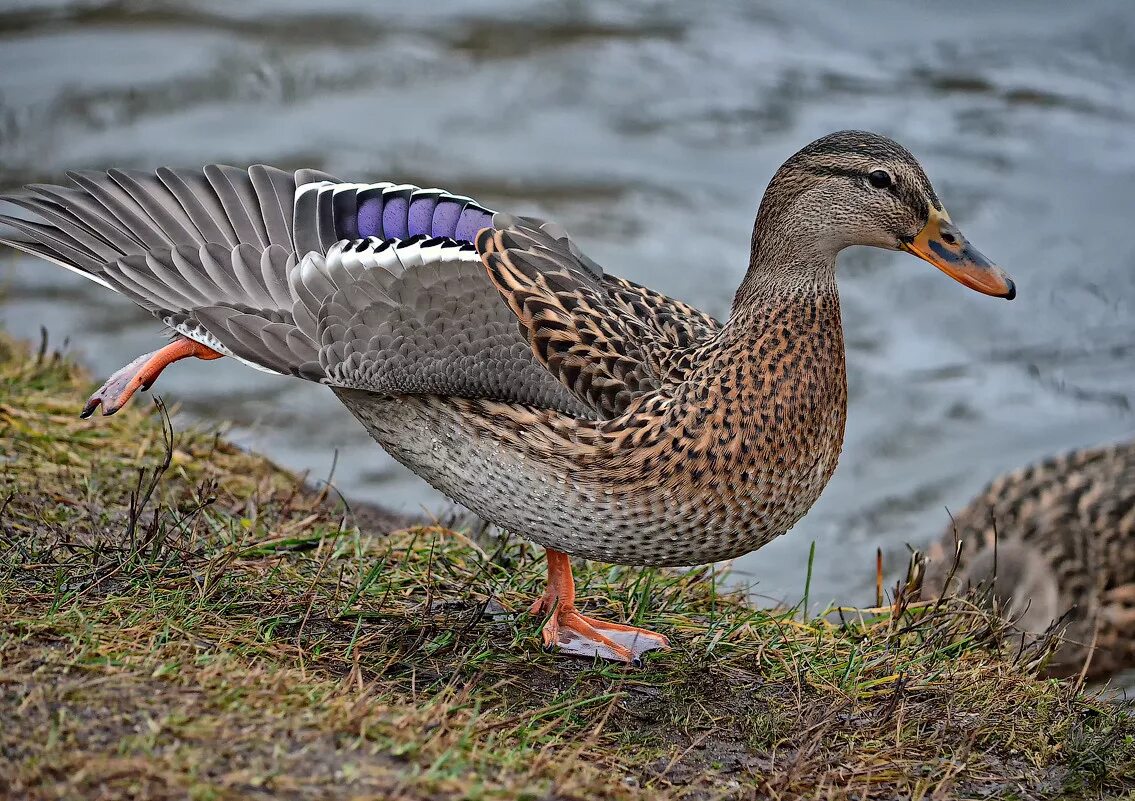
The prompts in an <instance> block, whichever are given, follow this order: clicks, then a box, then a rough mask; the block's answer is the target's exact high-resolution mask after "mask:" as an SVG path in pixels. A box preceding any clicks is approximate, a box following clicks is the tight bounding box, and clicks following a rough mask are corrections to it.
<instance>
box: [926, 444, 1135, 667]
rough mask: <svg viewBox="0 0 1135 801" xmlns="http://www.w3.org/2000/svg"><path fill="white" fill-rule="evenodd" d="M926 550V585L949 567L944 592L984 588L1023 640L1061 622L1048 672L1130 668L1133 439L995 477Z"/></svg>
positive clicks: (940, 584)
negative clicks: (954, 564) (1000, 606)
mask: <svg viewBox="0 0 1135 801" xmlns="http://www.w3.org/2000/svg"><path fill="white" fill-rule="evenodd" d="M955 542H957V543H959V544H960V548H959V560H958V565H957V567H956V568H954V567H953V561H954V559H953V557H954V553H955ZM994 543H996V548H995V547H994ZM929 555H930V566H929V567H928V569H927V577H926V583H925V586H926V587H927V588H928V589H929V590H930V591H931V592H934V593H939V592H941V591H942V590H943V589H945V585H946V582H947V579H948V578H949V574H950V573H951V572H953V574H954V575H953V580H952V581H951V582H950V583H951V585H952V586H951V587H950V589H958V588H961V587H965V586H966V585H970V586H978V585H981V586H983V587H985V588H986V589H988V590H989V597H990V598H991V599H993V598H996V599H997V600H998V601H999V602H1000V603H1001V604H1002V606H1003V608H1004V609H1005V611H1006V613H1007V614H1008V615H1009V617H1010V618H1011V619H1012V620H1014V622H1015V625H1016V627H1017V628H1018V629H1019V630H1020V631H1021V633H1022V637H1023V638H1032V637H1034V636H1036V635H1039V634H1041V633H1043V632H1044V631H1046V630H1047V629H1048V628H1049V627H1050V626H1051V625H1052V624H1053V622H1054V621H1059V625H1061V626H1066V628H1065V630H1064V636H1063V638H1062V640H1061V642H1060V644H1059V646H1058V647H1057V650H1056V652H1055V654H1054V655H1053V659H1052V661H1051V662H1050V663H1049V666H1048V670H1049V672H1050V673H1052V674H1053V675H1070V674H1074V673H1080V672H1081V671H1083V670H1084V667H1085V664H1087V666H1088V670H1087V671H1086V673H1087V674H1088V675H1104V674H1109V673H1114V672H1115V671H1117V670H1121V669H1123V668H1125V667H1131V666H1135V441H1131V442H1126V443H1122V444H1118V445H1110V446H1105V447H1098V448H1085V449H1083V450H1078V451H1072V452H1071V453H1066V454H1063V455H1061V456H1057V457H1055V458H1051V459H1046V460H1044V461H1042V462H1037V463H1036V464H1031V465H1028V466H1026V467H1022V468H1020V469H1018V470H1014V471H1013V472H1011V473H1006V474H1005V475H1002V476H1000V477H998V478H997V479H995V480H994V481H993V482H992V483H990V484H989V485H988V486H987V487H986V488H985V489H984V490H983V491H982V492H981V494H979V495H978V496H977V497H976V498H975V499H974V500H973V501H972V502H971V503H970V504H969V506H967V507H966V508H965V509H964V510H963V511H962V512H961V514H959V515H956V516H955V517H954V519H953V522H952V524H951V525H950V527H949V530H948V531H947V532H946V533H945V535H944V536H943V538H942V539H941V541H939V542H938V543H935V546H934V547H933V548H932V549H931V551H930V554H929ZM1093 644H1094V649H1093ZM1089 659H1090V662H1088V660H1089Z"/></svg>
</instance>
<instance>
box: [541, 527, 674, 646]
mask: <svg viewBox="0 0 1135 801" xmlns="http://www.w3.org/2000/svg"><path fill="white" fill-rule="evenodd" d="M547 556H548V588H547V589H546V590H544V594H543V595H542V596H541V597H540V598H539V600H537V601H536V603H534V604H532V608H531V609H530V610H529V612H530V614H533V615H545V616H548V622H547V623H545V624H544V647H545V648H553V647H555V648H559V649H560V650H561V651H564V652H565V653H569V654H577V655H579V656H589V657H594V656H601V657H603V658H604V659H612V660H615V661H618V662H637V661H638V660H639V657H641V656H642V655H643V654H644V653H646V652H647V651H651V650H654V649H655V648H669V647H670V641H669V640H668V639H666V637H664V636H663V635H661V634H657V633H655V632H653V631H648V630H647V629H640V628H638V627H636V626H623V625H620V624H618V623H604V622H603V621H601V620H596V619H595V618H592V617H587V616H585V615H581V614H580V613H579V612H578V611H576V608H575V579H574V578H572V575H571V560H569V559H568V557H567V554H564V553H560V552H559V551H553V550H552V549H550V548H549V549H548V552H547Z"/></svg>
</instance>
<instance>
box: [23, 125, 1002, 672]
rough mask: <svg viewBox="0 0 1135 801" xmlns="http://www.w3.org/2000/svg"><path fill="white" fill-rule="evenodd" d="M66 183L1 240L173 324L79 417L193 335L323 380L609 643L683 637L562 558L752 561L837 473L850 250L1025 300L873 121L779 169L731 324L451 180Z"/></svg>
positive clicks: (623, 646) (577, 622) (564, 638)
mask: <svg viewBox="0 0 1135 801" xmlns="http://www.w3.org/2000/svg"><path fill="white" fill-rule="evenodd" d="M71 179H72V180H73V181H74V182H75V184H76V185H77V188H74V189H69V188H63V187H57V186H32V187H29V188H28V191H27V192H26V193H25V194H20V195H15V196H12V197H11V198H9V199H10V200H11V201H12V202H13V203H15V204H17V205H19V206H22V207H24V208H25V209H27V210H29V211H31V212H34V213H35V214H37V215H38V216H39V217H40V218H42V220H43V222H29V221H25V220H17V219H11V218H8V221H9V222H10V223H11V224H12V225H13V226H15V227H16V228H17V229H19V230H21V231H22V232H23V233H24V234H25V235H26V236H27V237H28V238H27V239H8V240H5V241H7V242H9V243H10V244H12V245H14V246H15V247H17V248H21V249H23V250H26V251H28V252H31V253H34V254H36V255H39V256H42V257H44V258H46V259H49V260H50V261H53V262H55V263H57V264H60V265H62V266H64V267H67V268H69V269H72V270H75V271H77V272H79V273H81V274H82V275H84V276H86V277H87V278H90V279H92V280H94V281H97V282H98V283H100V284H102V285H103V286H106V287H107V288H109V289H112V290H114V291H117V292H121V293H122V294H124V295H126V296H127V297H129V298H130V299H131V300H133V301H135V302H136V303H138V304H140V305H141V306H143V307H144V308H146V309H149V310H150V311H151V312H153V313H154V314H155V315H156V316H157V317H159V318H160V319H161V320H162V322H163V323H165V324H166V325H167V326H168V327H169V328H170V329H171V330H172V331H174V332H176V338H175V340H174V341H173V343H171V344H169V345H167V346H166V347H164V348H161V349H160V350H158V351H155V352H154V353H151V354H147V355H145V356H142V357H140V358H139V359H137V360H135V361H134V362H133V363H131V364H130V365H129V366H127V367H125V368H123V369H122V370H120V371H119V372H118V373H116V374H115V375H114V376H112V377H111V378H110V379H109V380H108V381H107V382H106V384H104V385H103V387H102V388H101V389H99V391H98V392H96V393H95V394H94V395H93V396H92V397H91V399H90V401H89V402H88V403H87V406H86V408H84V410H83V413H84V414H90V413H91V412H93V411H94V409H95V408H96V407H97V406H99V405H102V407H103V413H104V414H113V413H114V412H115V411H117V410H118V409H119V408H121V406H122V405H123V404H124V403H125V402H126V401H127V400H128V399H129V398H130V396H131V395H132V394H133V393H134V392H135V391H136V390H138V389H145V388H147V387H149V386H150V385H151V384H152V383H153V382H154V380H155V379H156V378H157V377H158V375H159V373H161V371H162V369H163V368H165V367H166V366H167V365H169V364H170V363H171V362H173V361H175V360H177V359H182V358H185V357H187V356H195V357H197V358H201V359H216V358H220V357H221V356H222V355H225V356H233V357H235V358H237V359H240V360H241V361H244V362H246V363H248V364H250V365H251V366H253V367H258V368H260V369H263V370H268V371H271V372H275V373H280V374H291V375H295V376H299V377H301V378H306V379H308V380H311V381H319V382H321V383H324V384H327V385H328V386H330V387H331V388H332V391H334V392H335V394H336V395H337V396H338V397H339V399H340V400H341V401H342V402H343V403H344V404H346V406H347V408H348V409H350V410H351V412H352V413H354V415H355V416H356V417H357V418H358V419H359V420H360V421H361V422H362V423H363V425H364V426H365V427H366V429H367V431H368V432H370V434H371V436H372V437H374V439H375V440H377V441H378V443H379V444H381V445H382V446H383V447H384V448H386V450H387V451H389V452H390V453H391V454H392V455H393V456H394V458H396V459H398V460H399V461H400V462H402V463H403V464H404V465H406V466H407V467H409V468H410V469H411V470H413V471H414V472H415V473H417V474H418V475H419V476H421V477H422V478H424V479H426V480H427V481H429V482H430V483H431V484H433V485H434V486H435V487H437V488H438V489H439V490H441V491H442V492H444V493H446V494H447V495H449V496H450V497H451V498H453V499H454V500H456V501H458V502H460V503H462V504H464V505H465V506H467V507H469V508H470V509H472V510H473V511H474V512H476V513H477V514H479V515H480V516H481V517H483V518H485V519H486V520H489V521H491V522H493V523H496V524H497V525H499V526H501V527H502V528H505V529H507V530H510V531H515V532H520V533H523V534H525V535H527V536H528V537H530V538H531V539H533V540H535V541H536V542H538V543H540V544H541V545H543V546H545V547H546V548H547V549H548V588H547V590H546V591H545V593H544V595H543V597H542V598H540V599H539V600H538V601H537V602H536V603H535V604H534V605H533V606H532V612H533V613H534V614H542V615H547V616H548V621H547V624H546V625H545V627H544V642H545V644H546V645H548V646H552V645H558V646H559V647H560V648H562V649H564V650H566V651H569V652H571V653H577V654H586V655H599V656H603V657H607V658H610V659H619V660H630V659H635V658H637V657H638V656H639V655H640V654H641V653H642V652H644V651H647V650H650V649H652V648H659V647H665V646H666V645H667V640H666V638H665V637H664V636H662V635H660V634H655V633H653V632H650V631H646V630H643V629H638V628H633V627H629V626H620V625H615V624H610V623H603V622H601V621H598V620H594V619H592V618H588V617H585V616H583V615H582V614H580V613H579V612H578V611H576V609H575V605H574V595H575V592H574V584H573V581H572V575H571V566H570V562H569V561H568V556H567V554H574V555H577V556H582V557H587V558H591V559H600V560H604V561H609V562H620V563H627V564H636V565H643V564H646V565H688V564H695V563H704V562H709V561H714V560H718V559H727V558H730V557H734V556H737V555H738V554H742V553H745V552H747V551H751V550H753V549H755V548H758V547H760V546H761V545H763V544H765V543H766V542H768V541H769V540H771V539H772V538H774V537H776V536H778V535H780V534H783V533H784V532H785V531H787V530H788V529H789V528H790V527H791V526H792V525H793V524H794V523H795V522H796V521H797V520H799V519H800V517H801V516H802V515H803V514H804V513H805V512H806V511H807V510H808V508H809V507H810V506H811V505H812V503H813V502H814V501H815V500H816V498H817V497H818V496H819V494H820V491H821V490H822V489H823V487H824V485H825V484H826V483H827V481H828V478H829V477H830V476H831V474H832V471H833V470H834V469H835V465H836V458H837V456H838V455H839V451H840V446H841V443H842V440H843V429H844V420H845V416H846V405H847V391H846V381H845V375H844V353H843V336H842V329H841V325H840V316H839V297H838V294H837V291H836V282H835V261H836V254H837V253H838V252H839V251H840V250H842V249H843V248H845V247H847V246H848V245H873V246H875V247H881V248H888V249H894V250H906V251H908V252H910V253H913V254H915V255H916V256H919V257H920V258H923V259H925V260H926V261H928V262H930V263H931V264H933V265H935V266H936V267H938V268H940V269H941V270H943V271H944V272H946V273H947V274H948V275H950V276H952V277H953V278H955V279H957V280H958V281H960V282H961V283H963V284H965V285H966V286H969V287H971V288H973V289H976V290H978V291H981V292H984V293H986V294H989V295H997V296H1000V297H1005V298H1012V297H1013V296H1014V294H1015V290H1014V287H1013V282H1012V281H1010V280H1009V278H1008V276H1006V275H1005V273H1004V272H1002V271H1001V270H1000V269H999V268H997V267H995V266H994V265H993V264H991V263H990V262H989V261H987V260H986V259H985V257H983V256H982V255H981V254H980V253H978V252H977V251H976V250H974V249H973V248H972V247H970V245H969V244H968V243H967V242H966V241H965V239H964V238H963V237H962V235H961V234H960V233H959V232H958V229H957V228H955V227H954V225H953V223H951V222H950V218H949V217H948V216H947V214H946V212H945V211H944V210H943V208H942V204H941V203H939V201H938V197H937V196H936V195H935V194H934V190H933V189H932V188H931V186H930V182H929V181H928V180H927V178H926V175H925V174H924V173H923V171H922V168H921V167H919V165H918V163H917V162H916V161H915V160H914V157H913V156H911V154H910V153H909V152H907V151H906V150H905V149H904V148H902V147H900V146H899V145H897V144H895V143H894V142H892V141H890V140H889V139H886V138H885V137H882V136H878V135H876V134H870V133H862V132H857V131H845V132H842V133H836V134H832V135H830V136H826V137H824V138H822V139H820V140H818V141H816V142H813V143H812V144H810V145H808V146H807V147H806V148H804V149H803V150H801V151H800V152H799V153H797V154H796V155H794V156H792V158H790V159H789V160H788V161H787V162H786V163H785V164H784V165H783V166H782V167H781V168H780V169H779V170H778V171H777V173H776V175H775V176H774V177H773V179H772V182H771V183H770V184H769V187H768V190H767V191H766V193H765V196H764V199H763V200H762V202H761V207H760V210H759V212H758V214H757V220H756V225H755V227H754V229H753V239H752V254H751V258H750V264H749V270H748V273H747V274H746V276H745V279H744V281H743V282H742V283H741V287H740V289H738V291H737V295H736V298H735V300H734V303H733V310H732V313H731V314H730V316H729V319H728V320H727V321H726V322H725V323H724V324H719V323H718V322H717V321H716V320H714V319H713V318H712V317H710V316H708V315H706V314H703V313H701V312H698V311H697V310H695V309H693V308H691V307H689V306H687V305H685V304H683V303H681V302H679V301H675V300H672V299H670V298H668V297H665V296H663V295H660V294H658V293H657V292H653V291H651V290H649V289H647V288H645V287H642V286H639V285H637V284H634V283H632V282H630V281H626V280H624V279H621V278H616V277H614V276H611V275H607V274H605V273H604V272H603V270H602V269H600V267H599V266H598V265H597V264H595V262H593V261H591V260H590V259H589V258H587V256H585V255H584V254H583V253H582V252H580V250H579V248H578V247H576V245H575V243H574V242H572V241H571V239H569V238H568V235H567V233H566V232H565V231H564V230H563V229H562V228H560V227H559V226H557V225H554V224H552V223H544V222H541V221H539V220H535V219H531V218H525V217H514V216H512V215H508V214H501V213H494V212H492V211H489V210H488V209H486V208H484V207H483V206H480V205H478V204H477V203H475V202H474V201H472V200H470V199H469V198H465V197H459V196H455V195H451V194H448V193H446V192H443V191H441V190H438V189H418V188H417V187H413V186H406V185H392V184H389V183H378V184H373V183H347V182H343V181H340V180H338V179H337V178H333V177H331V176H330V175H325V174H323V173H320V172H315V171H313V170H300V171H299V172H296V173H295V174H294V175H293V174H288V173H284V172H281V171H280V170H275V169H272V168H269V167H262V166H257V167H252V168H250V169H249V170H248V171H243V170H237V169H234V168H232V167H219V166H209V167H206V168H205V169H204V171H203V172H192V171H183V170H170V169H160V170H158V171H157V172H156V173H154V174H150V173H143V172H135V171H127V170H111V171H109V172H107V173H94V172H78V173H72V174H71Z"/></svg>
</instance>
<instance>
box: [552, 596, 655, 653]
mask: <svg viewBox="0 0 1135 801" xmlns="http://www.w3.org/2000/svg"><path fill="white" fill-rule="evenodd" d="M544 646H545V647H546V648H555V649H557V650H559V651H562V652H564V653H567V654H574V655H576V656H586V657H596V656H598V657H601V658H603V659H610V660H612V661H615V662H630V663H634V664H637V663H638V662H639V661H640V660H641V658H642V655H643V654H645V653H646V652H647V651H653V650H655V649H658V648H662V649H668V648H669V647H670V640H668V639H667V638H666V637H665V635H662V634H658V633H657V632H653V631H650V630H648V629H641V628H638V627H636V626H623V625H620V624H618V623H605V622H603V621H601V620H596V619H595V618H593V617H587V616H586V615H582V614H580V613H579V612H578V611H576V610H575V609H572V608H569V609H564V610H563V611H562V612H560V611H557V612H556V613H555V614H554V615H553V616H552V617H551V619H550V620H548V622H547V623H546V624H544Z"/></svg>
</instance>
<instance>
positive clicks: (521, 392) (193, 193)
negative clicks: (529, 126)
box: [0, 166, 716, 417]
mask: <svg viewBox="0 0 1135 801" xmlns="http://www.w3.org/2000/svg"><path fill="white" fill-rule="evenodd" d="M71 178H72V180H73V181H74V183H75V185H76V186H75V187H73V188H68V187H58V186H32V187H29V188H28V189H27V190H26V191H25V192H24V193H21V194H17V195H14V196H10V197H7V198H5V199H7V200H9V201H10V202H12V203H14V204H16V205H18V206H21V207H23V208H24V209H25V210H27V211H30V212H32V213H34V214H35V215H36V216H37V217H38V218H39V219H38V220H29V219H24V218H14V217H4V218H2V219H3V220H4V221H5V222H7V223H8V224H9V225H11V226H13V227H15V228H16V229H18V230H19V231H20V232H21V233H22V234H23V237H19V238H17V237H10V238H7V239H3V240H0V241H5V242H7V243H8V244H11V245H14V246H15V247H17V248H20V249H22V250H25V251H28V252H31V253H34V254H36V255H39V256H41V257H43V258H46V259H48V260H50V261H53V262H55V263H57V264H60V265H62V266H64V267H66V268H68V269H71V270H73V271H76V272H79V273H81V274H83V275H84V276H86V277H88V278H90V279H92V280H94V281H96V282H98V283H100V284H102V285H103V286H106V287H108V288H110V289H112V290H115V291H117V292H120V293H122V294H124V295H126V296H127V297H129V298H130V299H131V300H133V301H135V302H136V303H138V304H139V305H141V306H143V307H144V308H146V309H148V310H149V311H151V312H152V313H153V314H155V315H156V316H157V317H159V318H160V319H161V320H162V321H163V322H164V323H165V324H166V325H168V326H169V327H170V328H172V329H174V330H175V331H177V332H179V333H181V334H183V335H184V336H187V337H189V338H191V339H194V340H197V341H200V342H202V343H204V344H206V345H208V346H209V347H212V348H214V349H215V350H218V351H220V352H223V353H226V354H229V355H232V356H235V357H237V358H239V359H241V360H243V361H246V362H247V363H249V364H251V365H252V366H255V367H258V368H261V369H266V370H269V371H272V372H277V373H285V374H293V375H297V376H300V377H303V378H307V379H310V380H316V381H321V382H323V383H327V384H331V385H335V386H342V387H354V388H360V389H366V390H369V391H373V392H378V393H385V394H398V393H429V394H439V395H452V396H459V397H476V398H491V399H496V400H505V401H512V402H517V403H523V404H529V405H533V406H538V407H543V408H554V409H557V410H560V411H563V412H564V413H568V414H572V415H576V416H583V417H604V416H610V415H612V414H615V413H617V412H618V411H619V410H620V409H622V408H624V407H625V404H626V403H627V402H628V400H629V399H630V398H631V397H633V396H635V395H636V394H637V393H641V392H643V391H649V390H650V389H653V388H655V387H657V386H659V385H660V383H662V382H665V381H667V380H671V379H673V378H674V376H675V375H676V373H675V372H674V370H672V369H671V368H670V367H668V366H667V359H668V358H669V357H670V356H671V355H672V354H673V353H676V352H678V351H680V350H681V349H682V348H683V347H685V346H686V345H687V344H688V343H691V342H694V341H697V340H699V339H701V338H704V337H705V336H709V335H712V333H713V331H714V330H715V326H716V324H715V323H714V322H713V321H712V320H711V319H709V318H706V317H704V315H698V314H696V313H694V312H693V311H692V310H690V309H689V308H688V307H685V306H684V305H683V304H679V303H677V302H676V301H671V300H669V299H668V298H664V297H663V296H660V295H657V294H656V293H652V292H650V291H649V290H645V289H643V288H641V287H637V286H636V285H634V284H631V283H630V282H626V281H623V280H621V279H617V278H614V277H611V276H604V275H603V274H602V271H601V270H600V269H599V268H598V266H597V265H595V264H594V263H593V262H591V261H590V260H588V259H587V258H586V257H584V256H583V255H582V254H581V253H579V251H578V250H577V249H576V248H575V246H574V245H572V244H571V242H570V240H568V239H567V237H566V235H564V234H563V233H562V230H560V229H558V228H555V227H549V226H545V227H544V228H540V227H531V226H526V225H525V224H519V225H518V223H517V219H516V218H512V217H508V216H507V215H499V214H498V215H494V214H493V212H491V211H490V210H488V209H486V208H484V207H483V206H480V205H479V204H477V203H475V202H474V201H472V200H470V199H469V198H465V197H461V196H458V195H452V194H450V193H447V192H444V191H442V190H438V189H419V188H417V187H414V186H409V185H395V184H391V183H373V184H363V183H347V182H343V181H339V180H338V179H336V178H333V177H332V176H329V175H326V174H324V173H321V172H317V171H314V170H300V171H298V172H296V173H286V172H283V171H281V170H277V169H274V168H271V167H264V166H254V167H251V168H249V169H248V170H247V171H246V170H239V169H235V168H232V167H223V166H209V167H206V168H204V170H202V171H199V172H198V171H186V170H170V169H160V170H158V171H157V172H155V173H145V172H138V171H125V170H111V171H109V172H106V173H94V172H82V173H72V174H71ZM484 229H488V230H490V231H495V233H494V234H492V235H493V236H496V235H498V234H499V235H502V236H505V235H509V234H510V232H511V234H514V235H517V236H521V237H527V238H528V239H530V240H531V241H532V242H533V243H537V244H538V245H539V246H540V247H542V248H544V250H545V251H547V254H551V255H552V258H551V261H550V262H547V263H545V262H541V263H540V264H538V265H537V264H535V263H532V264H529V268H530V269H529V271H528V273H529V274H528V276H527V278H521V277H517V276H519V275H520V273H517V272H516V269H515V267H516V263H517V262H520V263H527V262H526V259H528V258H529V254H522V253H521V251H520V250H517V249H515V248H512V246H511V244H506V243H505V241H504V240H501V241H500V242H499V243H498V244H497V245H494V246H493V248H492V251H493V253H495V254H497V255H496V256H492V255H491V254H486V253H482V254H481V257H484V258H486V259H487V261H486V263H489V262H500V263H501V264H504V265H505V267H504V268H500V267H495V268H494V267H493V266H492V264H490V269H489V272H486V269H485V266H483V265H482V264H481V258H480V257H479V256H478V252H477V251H476V249H475V248H474V246H473V244H472V240H473V239H474V237H475V235H476V233H477V232H478V231H479V230H484ZM537 240H539V241H538V242H537ZM510 241H511V240H510ZM513 244H515V243H513ZM547 254H544V255H541V256H540V258H544V257H545V256H546V255H547ZM533 257H535V255H533ZM557 260H558V261H557ZM548 264H551V265H552V266H553V267H554V269H553V270H552V271H551V272H549V273H548V276H547V277H545V278H544V279H542V280H537V279H536V278H535V277H536V276H537V274H539V273H540V272H541V269H543V268H544V267H546V266H548ZM489 273H492V274H493V276H494V277H493V279H492V280H490V277H489ZM502 276H512V277H510V278H507V280H505V279H504V278H502ZM557 276H558V277H557ZM525 281H527V282H528V288H527V289H523V291H522V288H523V285H524V283H525ZM498 290H499V291H498ZM573 293H574V294H573ZM502 294H503V295H504V298H505V300H507V301H508V303H505V302H502ZM541 297H542V301H539V302H538V300H539V299H540V298H541ZM541 302H542V303H543V305H541ZM569 307H570V308H569ZM555 308H560V309H565V310H566V311H567V312H568V318H570V320H571V321H573V322H572V323H571V327H574V329H575V330H576V332H577V334H578V335H579V337H580V338H579V339H578V340H577V341H574V342H573V341H572V340H571V337H570V336H567V335H566V333H565V332H566V331H567V327H563V326H561V327H560V328H559V329H557V326H559V325H560V324H559V323H557V322H555V321H554V320H553V317H554V316H555V315H551V314H549V313H547V310H548V309H555ZM518 310H519V311H518ZM607 315H611V316H610V317H609V318H608V317H607ZM678 373H680V370H678Z"/></svg>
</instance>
